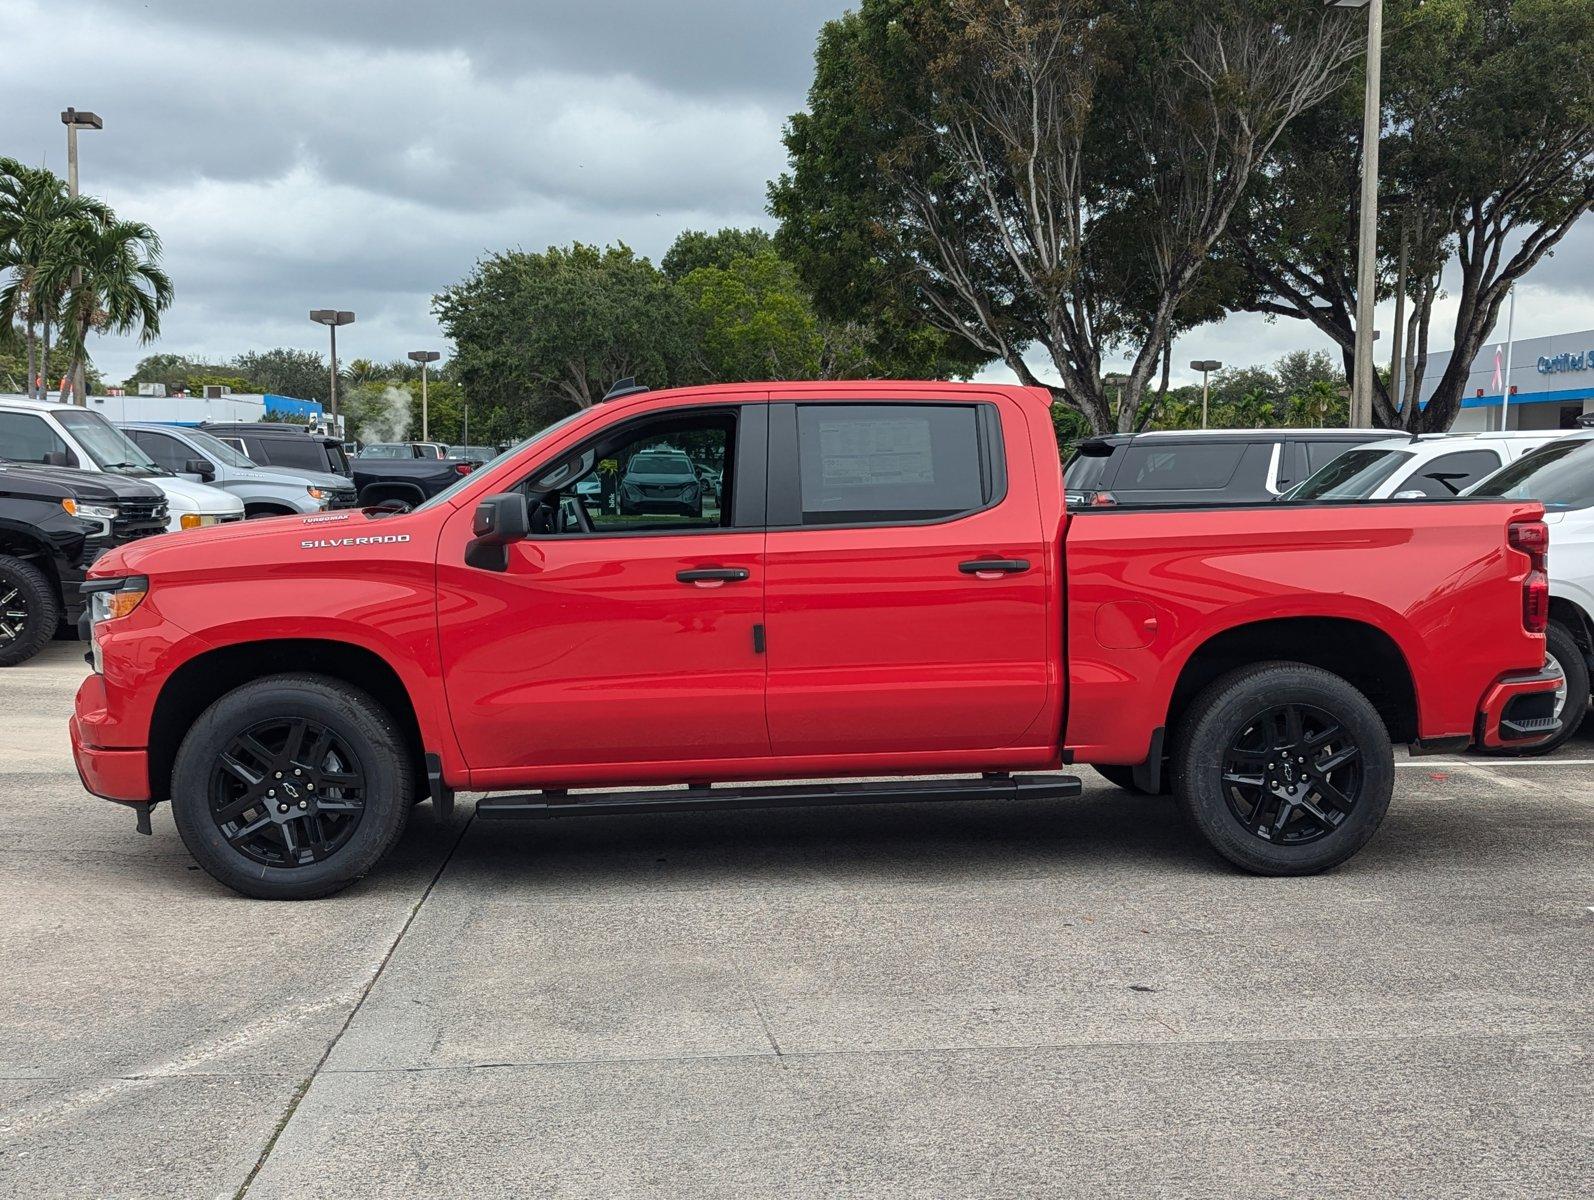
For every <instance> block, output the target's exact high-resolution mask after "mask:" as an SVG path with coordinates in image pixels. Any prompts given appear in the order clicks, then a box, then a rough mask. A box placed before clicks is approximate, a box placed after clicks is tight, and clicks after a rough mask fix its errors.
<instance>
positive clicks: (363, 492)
mask: <svg viewBox="0 0 1594 1200" xmlns="http://www.w3.org/2000/svg"><path fill="white" fill-rule="evenodd" d="M425 499H426V491H425V489H424V488H422V487H421V485H420V484H418V483H404V482H394V481H391V480H382V481H379V482H377V483H368V484H366V485H365V486H364V487H363V488H361V489H360V504H361V505H362V506H364V507H370V506H371V505H374V504H381V503H383V502H385V501H388V500H402V501H404V502H405V503H406V504H420V503H422V502H424V501H425Z"/></svg>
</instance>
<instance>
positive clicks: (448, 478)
mask: <svg viewBox="0 0 1594 1200" xmlns="http://www.w3.org/2000/svg"><path fill="white" fill-rule="evenodd" d="M471 470H472V468H471V465H470V463H468V462H461V461H460V460H458V459H454V458H381V457H378V456H367V455H363V454H362V455H361V456H360V457H358V458H356V459H355V460H354V463H353V471H354V486H355V488H356V490H357V491H358V492H359V496H360V501H359V502H360V504H362V505H364V506H366V507H370V506H372V505H377V504H387V503H393V502H396V503H399V504H407V505H416V504H419V503H421V502H422V501H423V500H426V499H428V498H429V497H432V496H435V495H437V493H439V492H441V491H443V490H445V489H447V488H449V487H451V486H452V485H453V484H455V483H457V482H458V481H459V479H460V478H461V477H462V476H464V475H469V474H470V473H471Z"/></svg>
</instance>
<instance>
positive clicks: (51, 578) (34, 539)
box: [0, 522, 66, 605]
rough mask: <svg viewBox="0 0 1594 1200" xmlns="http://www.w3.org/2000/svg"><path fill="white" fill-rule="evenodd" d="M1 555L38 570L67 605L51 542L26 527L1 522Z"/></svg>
mask: <svg viewBox="0 0 1594 1200" xmlns="http://www.w3.org/2000/svg"><path fill="white" fill-rule="evenodd" d="M0 554H4V555H6V556H8V557H10V558H17V559H21V560H22V561H23V562H25V563H27V564H28V565H29V566H31V567H36V568H38V570H39V572H40V573H41V574H42V575H43V576H44V578H45V580H46V581H47V582H48V583H49V585H50V586H51V587H52V588H54V589H55V595H56V599H57V600H59V601H60V602H61V603H62V604H63V605H64V604H65V603H66V597H65V595H64V594H63V589H62V586H61V574H60V571H59V570H58V569H57V567H56V549H55V547H54V546H52V545H51V544H50V543H49V541H47V540H46V539H44V538H42V537H40V536H38V534H36V533H34V532H33V531H32V530H29V529H27V528H25V527H19V526H17V525H13V524H10V523H9V522H0Z"/></svg>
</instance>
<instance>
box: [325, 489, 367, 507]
mask: <svg viewBox="0 0 1594 1200" xmlns="http://www.w3.org/2000/svg"><path fill="white" fill-rule="evenodd" d="M358 500H359V493H358V492H353V491H348V492H332V493H331V494H330V495H329V496H328V497H327V507H328V508H353V507H354V506H355V504H356V503H358Z"/></svg>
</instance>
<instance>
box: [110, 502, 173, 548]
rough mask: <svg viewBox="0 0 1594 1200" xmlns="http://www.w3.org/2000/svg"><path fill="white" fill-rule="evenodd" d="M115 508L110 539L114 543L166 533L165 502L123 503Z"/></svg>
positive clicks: (166, 515)
mask: <svg viewBox="0 0 1594 1200" xmlns="http://www.w3.org/2000/svg"><path fill="white" fill-rule="evenodd" d="M117 508H118V514H117V517H116V520H114V521H112V522H111V539H112V540H113V541H115V542H118V543H120V542H131V541H136V540H137V539H138V538H144V537H150V536H151V535H153V534H157V533H164V532H166V521H167V517H168V514H167V510H166V501H165V500H130V501H123V502H122V503H121V504H119V505H117Z"/></svg>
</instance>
